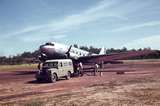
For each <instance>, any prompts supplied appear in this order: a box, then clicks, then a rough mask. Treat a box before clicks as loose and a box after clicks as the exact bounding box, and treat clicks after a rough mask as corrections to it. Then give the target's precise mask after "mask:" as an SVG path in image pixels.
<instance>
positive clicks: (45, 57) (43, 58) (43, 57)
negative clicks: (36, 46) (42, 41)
mask: <svg viewBox="0 0 160 106" xmlns="http://www.w3.org/2000/svg"><path fill="white" fill-rule="evenodd" d="M38 58H39V60H40V61H45V60H46V59H47V56H46V54H44V53H41V55H39V56H38Z"/></svg>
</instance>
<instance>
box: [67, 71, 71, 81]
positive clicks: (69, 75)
mask: <svg viewBox="0 0 160 106" xmlns="http://www.w3.org/2000/svg"><path fill="white" fill-rule="evenodd" d="M70 78H71V72H70V71H68V73H67V75H66V79H67V80H69V79H70Z"/></svg>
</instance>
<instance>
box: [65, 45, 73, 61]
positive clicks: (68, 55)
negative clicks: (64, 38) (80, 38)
mask: <svg viewBox="0 0 160 106" xmlns="http://www.w3.org/2000/svg"><path fill="white" fill-rule="evenodd" d="M71 48H72V45H71V46H70V47H69V49H68V51H67V52H66V54H67V57H68V58H69V57H70V53H69V52H70V51H71Z"/></svg>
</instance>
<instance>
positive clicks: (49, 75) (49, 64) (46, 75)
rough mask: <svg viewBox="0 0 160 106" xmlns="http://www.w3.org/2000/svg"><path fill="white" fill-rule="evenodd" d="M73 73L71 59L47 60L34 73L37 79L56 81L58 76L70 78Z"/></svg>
mask: <svg viewBox="0 0 160 106" xmlns="http://www.w3.org/2000/svg"><path fill="white" fill-rule="evenodd" d="M73 73H74V69H73V62H72V60H71V59H56V60H47V61H45V62H44V63H43V65H42V68H41V70H39V71H38V72H37V74H36V79H37V81H42V80H47V81H50V82H56V81H57V80H58V79H59V78H62V77H64V78H66V79H70V77H71V75H72V74H73Z"/></svg>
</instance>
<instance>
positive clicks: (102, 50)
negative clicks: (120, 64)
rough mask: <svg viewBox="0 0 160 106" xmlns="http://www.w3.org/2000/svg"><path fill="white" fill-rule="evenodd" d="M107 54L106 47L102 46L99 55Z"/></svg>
mask: <svg viewBox="0 0 160 106" xmlns="http://www.w3.org/2000/svg"><path fill="white" fill-rule="evenodd" d="M103 54H106V48H104V47H102V48H101V51H100V52H99V55H103Z"/></svg>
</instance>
